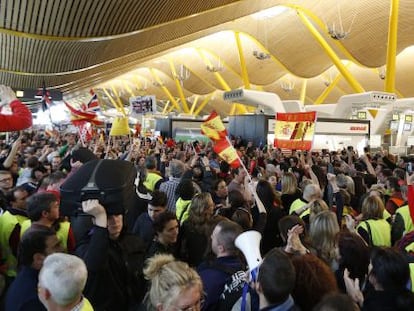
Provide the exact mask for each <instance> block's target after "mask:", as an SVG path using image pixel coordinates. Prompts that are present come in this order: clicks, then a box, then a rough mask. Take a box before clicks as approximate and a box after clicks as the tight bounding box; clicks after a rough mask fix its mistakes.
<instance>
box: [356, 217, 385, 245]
mask: <svg viewBox="0 0 414 311" xmlns="http://www.w3.org/2000/svg"><path fill="white" fill-rule="evenodd" d="M366 222H368V223H369V226H370V228H371V237H370V238H371V241H372V245H374V246H391V225H390V224H389V223H388V221H386V220H385V219H369V220H366V221H362V222H361V223H360V224H359V225H358V227H357V229H359V228H362V229H364V230H365V231H366V232H367V233H368V234H369V230H368V226H367V224H366Z"/></svg>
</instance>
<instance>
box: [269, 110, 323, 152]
mask: <svg viewBox="0 0 414 311" xmlns="http://www.w3.org/2000/svg"><path fill="white" fill-rule="evenodd" d="M315 123H316V112H315V111H309V112H295V113H279V112H278V113H277V114H276V126H275V140H274V145H275V147H276V148H281V149H290V150H293V149H295V150H311V149H312V142H313V136H314V134H315Z"/></svg>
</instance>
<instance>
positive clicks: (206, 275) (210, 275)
mask: <svg viewBox="0 0 414 311" xmlns="http://www.w3.org/2000/svg"><path fill="white" fill-rule="evenodd" d="M217 265H219V266H223V267H226V268H229V271H234V272H236V271H238V270H244V267H243V265H242V264H241V262H240V259H239V258H238V257H237V256H226V257H220V258H216V259H215V260H214V261H213V262H203V263H201V264H200V266H199V267H198V269H197V272H198V274H199V275H200V277H201V279H202V280H203V286H204V292H205V293H206V297H205V301H204V304H203V310H212V309H213V307H214V305H215V304H216V303H217V302H218V300H219V298H220V295H221V293H222V292H223V289H224V284H225V283H226V281H227V279H228V278H229V277H230V276H231V274H229V273H226V272H225V271H223V269H220V268H217V267H216V266H217ZM234 272H233V273H234Z"/></svg>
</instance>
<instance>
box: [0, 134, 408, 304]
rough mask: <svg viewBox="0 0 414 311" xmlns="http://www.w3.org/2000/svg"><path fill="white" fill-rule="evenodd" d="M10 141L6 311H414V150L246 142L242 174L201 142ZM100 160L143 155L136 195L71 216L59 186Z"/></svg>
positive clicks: (2, 162) (92, 202) (2, 201)
mask: <svg viewBox="0 0 414 311" xmlns="http://www.w3.org/2000/svg"><path fill="white" fill-rule="evenodd" d="M10 137H12V141H7V140H6V138H5V137H3V139H2V140H1V142H0V149H1V151H0V208H1V216H0V251H1V254H0V255H1V257H0V258H1V261H0V272H1V274H0V280H1V282H0V290H1V297H2V308H4V309H5V310H6V311H12V310H31V311H34V310H126V311H127V310H277V311H280V310H359V309H362V310H414V294H413V292H412V291H413V283H412V279H411V277H410V268H411V275H414V268H413V267H414V225H413V218H414V189H413V183H414V175H409V174H408V173H407V172H406V164H407V163H411V162H412V161H413V160H414V159H410V158H404V157H402V158H399V159H396V157H393V156H391V155H389V154H387V153H386V152H385V151H381V152H376V153H370V151H369V149H366V150H365V152H364V153H363V154H357V152H356V151H354V150H353V148H347V149H344V150H335V151H328V150H324V151H314V152H300V151H291V152H289V153H288V154H287V153H282V151H281V150H278V149H273V148H271V147H270V146H264V147H260V148H258V147H256V146H254V144H253V143H252V142H248V141H244V140H243V139H242V138H234V139H232V143H233V145H234V146H235V148H236V150H237V152H238V154H239V157H240V159H241V160H242V161H243V163H244V166H245V168H243V167H239V168H231V167H230V166H229V165H228V164H227V163H226V162H225V161H222V160H220V159H219V157H218V156H217V154H215V153H214V151H213V150H212V146H211V145H210V144H208V143H202V142H201V143H200V142H175V141H174V140H173V139H166V140H165V141H162V140H161V139H157V138H155V137H146V138H140V137H135V138H130V137H118V138H116V139H113V140H112V141H113V144H112V145H111V146H106V145H105V141H106V139H105V137H103V135H102V133H96V134H95V135H94V137H92V139H91V140H90V141H89V142H87V143H86V145H84V146H81V141H80V140H79V139H78V134H77V133H74V132H70V131H69V132H66V133H56V132H54V133H49V134H48V133H46V132H44V131H43V130H40V129H38V130H34V129H30V130H27V131H25V132H21V133H20V135H19V136H16V137H13V135H10ZM82 143H85V142H84V141H83V142H82ZM99 159H111V160H113V161H115V160H117V161H130V162H132V163H133V164H134V165H133V169H136V172H137V179H136V181H135V184H131V185H130V187H133V189H134V192H133V193H134V200H133V203H132V204H128V206H120V208H115V209H109V208H108V206H105V204H104V202H103V201H100V200H99V199H98V198H96V199H93V198H92V199H86V200H84V201H82V202H79V206H80V207H79V209H81V211H79V210H77V211H76V213H67V210H64V209H62V208H61V207H62V206H61V199H62V198H63V196H64V194H63V193H61V192H60V190H61V185H62V184H63V183H64V182H65V181H67V180H68V178H71V177H72V176H75V175H76V174H79V173H80V172H81V171H82V166H83V165H85V163H89V162H90V161H97V160H99ZM111 174H114V172H111V170H108V172H106V175H107V178H108V179H111ZM81 177H83V176H81ZM87 178H88V177H87V176H84V179H87ZM74 209H76V208H74ZM249 230H255V231H258V232H259V233H260V234H261V240H260V242H257V241H252V242H251V243H253V244H254V243H259V244H258V245H256V247H257V248H258V249H259V250H260V253H261V255H262V258H263V260H262V261H261V263H260V266H259V269H258V274H257V276H256V277H254V278H249V274H248V273H246V271H248V267H247V264H248V262H247V261H246V258H245V256H244V255H246V254H243V252H241V251H240V249H239V248H238V247H236V246H235V240H236V239H237V237H239V236H240V235H241V234H242V233H243V232H246V231H249ZM254 246H255V245H253V247H254ZM246 284H247V285H246Z"/></svg>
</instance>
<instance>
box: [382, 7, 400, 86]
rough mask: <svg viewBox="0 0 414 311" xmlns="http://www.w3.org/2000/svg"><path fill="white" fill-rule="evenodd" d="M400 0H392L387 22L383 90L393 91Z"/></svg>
mask: <svg viewBox="0 0 414 311" xmlns="http://www.w3.org/2000/svg"><path fill="white" fill-rule="evenodd" d="M399 6H400V1H399V0H392V1H391V7H390V20H389V24H388V45H387V64H386V71H385V72H386V73H385V92H389V93H395V66H396V53H397V38H398V11H399Z"/></svg>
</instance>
